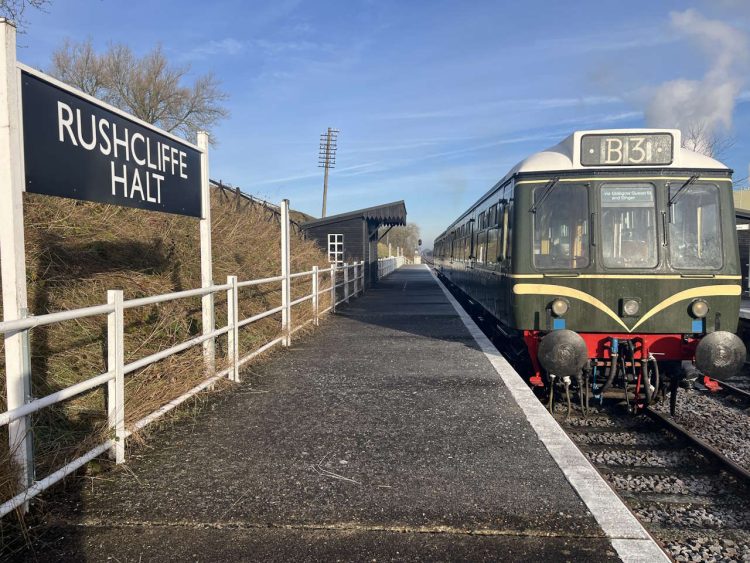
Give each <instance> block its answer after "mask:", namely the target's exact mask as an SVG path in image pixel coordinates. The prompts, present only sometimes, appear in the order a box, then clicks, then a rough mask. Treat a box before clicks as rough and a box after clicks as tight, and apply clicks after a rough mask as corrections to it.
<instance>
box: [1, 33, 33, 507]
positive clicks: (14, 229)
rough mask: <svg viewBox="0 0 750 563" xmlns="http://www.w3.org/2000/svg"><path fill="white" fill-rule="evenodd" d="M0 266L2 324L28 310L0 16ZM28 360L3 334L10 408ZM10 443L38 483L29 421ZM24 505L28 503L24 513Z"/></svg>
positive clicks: (17, 339) (10, 80) (7, 56)
mask: <svg viewBox="0 0 750 563" xmlns="http://www.w3.org/2000/svg"><path fill="white" fill-rule="evenodd" d="M0 35H1V37H0V49H2V50H3V52H2V56H0V267H1V268H2V270H1V271H2V288H3V320H5V321H12V320H16V319H19V318H21V317H22V311H23V310H25V309H26V307H27V305H26V302H27V296H26V256H25V252H24V234H23V196H22V192H23V191H24V171H23V153H22V150H23V149H22V147H21V111H20V108H21V105H20V100H19V84H18V69H17V67H16V28H15V26H14V25H13V24H12V23H10V22H9V21H8V20H6V19H4V18H0ZM29 364H30V362H29V361H28V358H25V357H24V346H23V334H22V333H21V332H9V333H6V334H5V381H6V389H7V394H8V397H7V399H8V403H7V408H8V410H13V409H15V408H18V407H20V406H22V405H23V404H24V403H25V402H26V399H27V397H26V392H25V390H26V389H27V388H30V384H29V381H28V380H29V378H30V377H31V373H30V370H29V369H28V366H29ZM8 440H9V446H10V452H11V455H12V457H13V461H14V462H15V464H16V466H17V467H18V470H19V485H20V486H21V487H22V488H26V487H28V486H29V485H30V484H31V483H32V482H33V480H34V464H33V455H34V453H33V439H32V436H31V424H30V420H29V419H28V418H27V417H22V418H19V419H18V420H15V421H13V422H11V423H10V424H9V425H8ZM25 509H26V505H24V510H25Z"/></svg>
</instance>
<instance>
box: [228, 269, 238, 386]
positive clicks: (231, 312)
mask: <svg viewBox="0 0 750 563" xmlns="http://www.w3.org/2000/svg"><path fill="white" fill-rule="evenodd" d="M227 284H228V285H229V286H231V287H230V288H229V289H227V328H228V329H229V331H228V332H227V361H228V362H229V380H230V381H236V382H237V383H239V381H240V367H239V361H240V354H239V352H240V349H239V343H240V338H239V337H240V334H239V332H240V330H239V327H238V326H237V323H238V321H239V296H238V289H237V276H227Z"/></svg>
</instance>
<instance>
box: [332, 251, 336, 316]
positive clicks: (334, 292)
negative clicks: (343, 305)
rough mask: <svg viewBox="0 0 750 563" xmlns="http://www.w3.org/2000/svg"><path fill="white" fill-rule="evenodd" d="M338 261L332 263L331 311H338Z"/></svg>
mask: <svg viewBox="0 0 750 563" xmlns="http://www.w3.org/2000/svg"><path fill="white" fill-rule="evenodd" d="M336 270H337V268H336V263H335V262H334V263H333V264H331V312H332V313H335V312H336Z"/></svg>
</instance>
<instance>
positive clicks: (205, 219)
mask: <svg viewBox="0 0 750 563" xmlns="http://www.w3.org/2000/svg"><path fill="white" fill-rule="evenodd" d="M198 148H199V149H200V150H201V206H202V208H203V211H202V215H201V226H200V231H201V287H211V286H212V285H213V284H214V274H213V258H212V254H211V252H212V251H211V185H210V180H209V179H208V178H209V176H208V133H206V132H205V131H199V132H198ZM201 309H202V312H203V315H202V324H203V334H204V335H206V334H210V333H212V332H213V331H214V328H215V321H214V294H213V293H209V294H208V295H204V296H203V297H202V298H201ZM203 365H204V366H205V370H206V375H207V376H209V377H210V376H213V374H214V372H215V371H216V342H215V341H214V339H213V338H209V339H208V340H206V341H205V342H204V343H203Z"/></svg>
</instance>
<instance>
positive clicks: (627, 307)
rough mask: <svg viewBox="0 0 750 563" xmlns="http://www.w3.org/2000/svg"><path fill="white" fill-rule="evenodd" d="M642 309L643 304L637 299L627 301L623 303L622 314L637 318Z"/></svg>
mask: <svg viewBox="0 0 750 563" xmlns="http://www.w3.org/2000/svg"><path fill="white" fill-rule="evenodd" d="M640 309H641V304H640V303H638V300H637V299H625V300H624V301H623V302H622V312H623V314H624V315H626V316H628V317H635V316H636V315H637V314H638V311H639V310H640Z"/></svg>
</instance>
